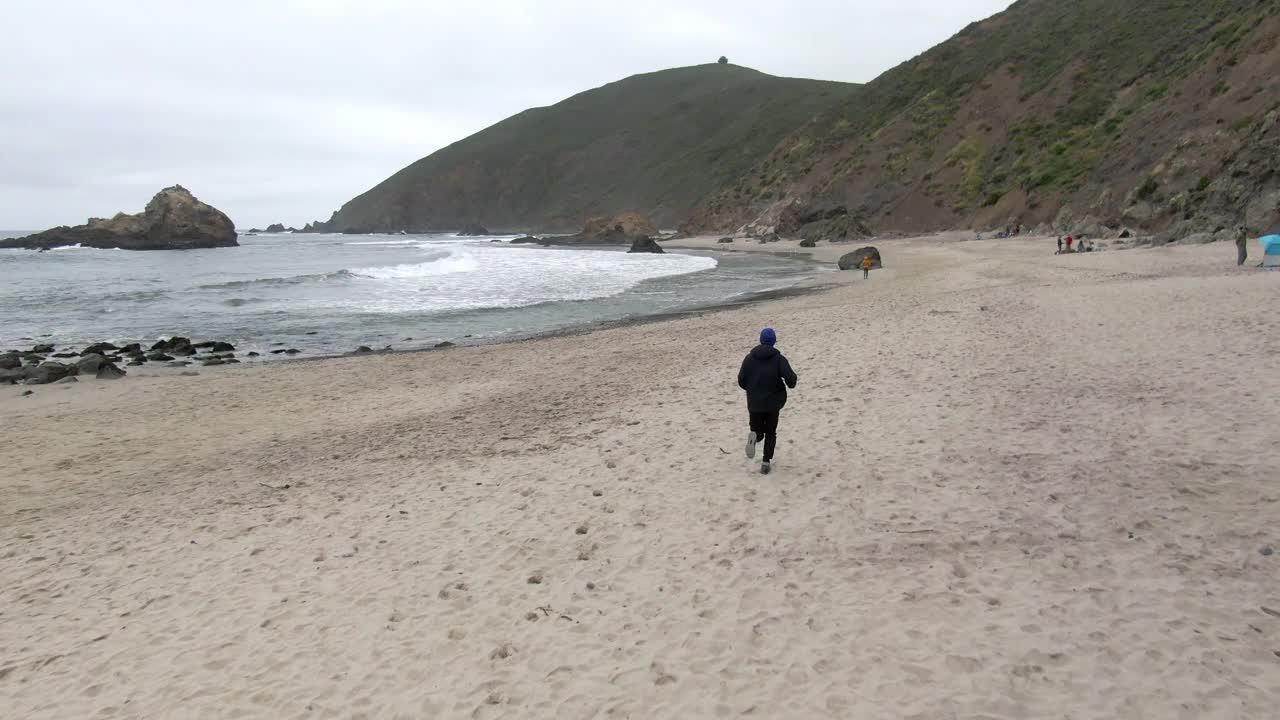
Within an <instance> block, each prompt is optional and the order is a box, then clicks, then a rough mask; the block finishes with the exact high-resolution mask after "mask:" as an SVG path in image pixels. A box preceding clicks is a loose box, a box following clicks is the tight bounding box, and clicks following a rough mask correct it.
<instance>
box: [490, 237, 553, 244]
mask: <svg viewBox="0 0 1280 720" xmlns="http://www.w3.org/2000/svg"><path fill="white" fill-rule="evenodd" d="M497 242H501V241H497ZM541 242H542V241H541V240H539V239H538V238H536V237H534V236H532V235H525V236H524V237H518V238H516V239H515V240H512V241H511V244H512V245H537V244H539V243H541Z"/></svg>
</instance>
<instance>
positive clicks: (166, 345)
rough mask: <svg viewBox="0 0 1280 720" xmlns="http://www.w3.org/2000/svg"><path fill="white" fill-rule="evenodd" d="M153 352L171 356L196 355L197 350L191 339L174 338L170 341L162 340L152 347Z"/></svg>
mask: <svg viewBox="0 0 1280 720" xmlns="http://www.w3.org/2000/svg"><path fill="white" fill-rule="evenodd" d="M151 351H152V352H161V353H167V354H170V355H195V354H196V350H195V348H194V347H193V346H192V345H191V339H190V338H184V337H181V336H174V337H171V338H169V339H168V340H161V341H160V342H158V343H156V344H155V345H152V346H151Z"/></svg>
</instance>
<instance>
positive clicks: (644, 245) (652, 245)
mask: <svg viewBox="0 0 1280 720" xmlns="http://www.w3.org/2000/svg"><path fill="white" fill-rule="evenodd" d="M663 252H664V251H663V249H662V246H661V245H659V244H658V241H657V240H654V239H653V238H648V237H638V238H636V239H635V240H633V241H632V242H631V249H630V250H628V251H627V254H628V255H630V254H631V253H657V254H659V255H661V254H662V253H663Z"/></svg>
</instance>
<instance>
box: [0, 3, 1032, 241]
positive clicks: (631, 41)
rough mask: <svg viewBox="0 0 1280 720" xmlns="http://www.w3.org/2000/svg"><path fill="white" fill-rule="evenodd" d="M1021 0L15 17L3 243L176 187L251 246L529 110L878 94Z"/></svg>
mask: <svg viewBox="0 0 1280 720" xmlns="http://www.w3.org/2000/svg"><path fill="white" fill-rule="evenodd" d="M1008 3H1009V0H817V1H813V2H807V3H799V4H793V3H785V2H778V0H767V1H764V2H756V1H754V0H702V1H699V0H645V1H644V2H607V1H604V0H587V1H583V2H577V1H571V0H527V1H525V2H515V1H507V0H471V1H470V2H464V1H461V0H459V1H457V2H433V1H432V0H417V1H410V0H403V1H399V2H393V1H392V0H252V1H251V0H243V1H242V0H218V2H172V0H166V1H165V2H153V1H152V0H137V1H134V0H115V1H112V2H104V1H103V0H91V1H90V0H59V1H58V2H26V1H25V0H3V5H0V10H2V11H3V13H2V15H0V17H3V18H4V21H5V26H6V27H5V32H4V33H3V36H2V37H0V68H3V71H2V72H0V228H5V229H43V228H46V227H50V226H53V225H59V224H78V223H81V222H84V220H85V218H87V217H89V216H91V215H92V216H110V215H112V214H114V213H115V212H117V211H121V210H123V211H127V212H137V211H138V210H140V209H141V208H142V206H143V205H144V204H145V203H146V201H147V200H148V199H150V197H151V195H152V194H154V193H155V192H156V191H157V190H159V189H160V188H162V187H165V186H167V185H171V184H174V183H181V184H182V185H185V186H186V187H187V188H189V189H190V190H191V191H192V192H194V193H195V194H196V195H197V196H198V197H200V198H201V199H202V200H204V201H206V202H209V203H211V204H213V205H214V206H216V207H218V208H220V209H222V210H223V211H225V212H226V213H227V214H228V215H230V216H231V218H232V219H233V220H234V221H235V222H236V224H237V226H238V227H240V228H241V229H245V228H249V227H251V226H254V225H256V226H259V227H261V226H265V225H266V224H268V223H270V222H275V221H283V222H285V223H286V224H293V225H299V226H300V225H302V224H303V223H304V222H306V221H308V220H314V219H317V218H319V219H327V218H328V216H329V213H330V212H332V211H333V210H335V209H337V207H338V206H340V205H341V204H342V203H343V202H345V201H347V200H349V199H351V198H352V197H353V196H355V195H357V194H359V193H361V192H363V191H365V190H367V189H368V188H369V187H371V186H373V185H374V184H376V183H378V182H379V181H381V180H382V179H384V178H385V177H387V176H388V175H390V174H391V173H393V172H395V171H396V170H398V169H400V168H401V167H404V166H405V165H407V164H409V163H410V162H412V161H414V160H416V159H418V158H419V157H422V156H425V155H428V154H430V153H431V152H432V151H434V150H436V149H439V148H440V147H443V146H445V145H448V144H449V143H451V142H453V141H455V140H458V139H461V138H463V137H465V136H467V135H469V134H471V133H473V132H476V131H477V130H480V129H482V128H484V127H486V126H488V125H491V124H493V123H495V122H497V121H499V120H501V119H502V118H504V117H507V116H509V115H512V114H514V113H516V112H519V111H520V110H523V109H525V108H529V107H534V106H541V105H549V104H552V103H554V102H557V101H559V100H562V99H564V98H565V97H568V96H569V95H572V94H574V93H576V92H580V91H582V90H586V89H589V88H592V87H596V86H599V85H602V84H605V83H608V82H612V81H614V80H619V79H621V78H623V77H626V76H628V75H633V74H635V73H641V72H649V71H653V70H660V69H663V68H668V67H677V66H682V65H695V64H699V63H705V62H713V61H715V59H716V58H717V57H719V56H720V55H722V54H723V55H728V56H729V58H730V60H732V61H733V62H734V63H737V64H739V65H746V66H748V67H753V68H756V69H758V70H762V71H764V72H767V73H771V74H774V75H787V76H794V77H810V78H820V79H826V80H844V81H852V82H865V81H868V80H871V79H872V78H874V77H875V76H876V75H878V74H880V73H881V72H883V71H884V70H887V69H888V68H890V67H892V66H894V65H896V64H898V63H900V62H902V61H904V60H907V59H909V58H911V57H913V56H915V55H917V54H919V53H920V52H923V51H924V50H926V49H927V48H929V47H931V46H933V45H935V44H937V43H939V42H941V41H943V40H945V39H947V38H948V37H950V36H951V35H953V34H955V33H956V32H958V31H959V30H960V29H962V28H963V27H964V26H965V25H966V24H968V23H969V22H971V21H974V20H979V19H982V18H985V17H988V16H990V15H992V14H994V13H996V12H999V11H1000V10H1002V9H1004V7H1005V6H1007V5H1008Z"/></svg>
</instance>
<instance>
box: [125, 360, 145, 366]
mask: <svg viewBox="0 0 1280 720" xmlns="http://www.w3.org/2000/svg"><path fill="white" fill-rule="evenodd" d="M143 364H145V363H144V362H143V361H142V360H132V361H130V362H128V363H125V365H126V366H128V367H138V366H139V365H143Z"/></svg>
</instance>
